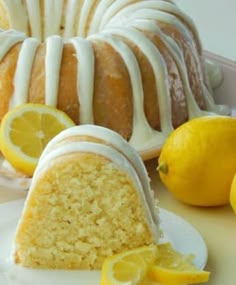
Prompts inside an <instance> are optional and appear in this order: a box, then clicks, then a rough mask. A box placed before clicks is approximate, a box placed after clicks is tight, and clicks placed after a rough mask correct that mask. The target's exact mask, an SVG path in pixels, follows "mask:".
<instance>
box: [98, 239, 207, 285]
mask: <svg viewBox="0 0 236 285" xmlns="http://www.w3.org/2000/svg"><path fill="white" fill-rule="evenodd" d="M193 257H194V256H193V255H183V254H181V253H179V252H177V251H175V250H174V249H173V247H172V246H171V244H170V243H166V244H160V245H150V246H144V247H140V248H136V249H133V250H128V251H124V252H123V253H120V254H116V255H113V256H111V257H108V258H106V259H105V261H104V263H103V267H102V274H101V283H100V284H101V285H127V284H132V285H158V284H159V285H161V284H162V285H186V284H196V283H202V282H207V281H208V279H209V275H210V273H209V272H207V271H203V270H199V269H197V268H196V267H195V266H194V265H193V264H192V260H193Z"/></svg>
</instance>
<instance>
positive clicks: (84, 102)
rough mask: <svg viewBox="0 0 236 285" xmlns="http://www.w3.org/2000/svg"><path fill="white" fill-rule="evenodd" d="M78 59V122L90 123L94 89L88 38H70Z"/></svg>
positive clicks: (92, 59)
mask: <svg viewBox="0 0 236 285" xmlns="http://www.w3.org/2000/svg"><path fill="white" fill-rule="evenodd" d="M70 42H71V43H72V44H73V46H74V48H75V50H76V56H77V61H78V67H77V68H78V71H77V94H78V100H79V102H80V124H92V123H93V122H94V120H93V89H94V54H93V49H92V46H91V44H90V43H89V41H88V40H85V39H82V38H78V37H77V38H72V39H71V40H70Z"/></svg>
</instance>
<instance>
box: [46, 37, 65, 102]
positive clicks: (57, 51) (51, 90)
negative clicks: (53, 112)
mask: <svg viewBox="0 0 236 285" xmlns="http://www.w3.org/2000/svg"><path fill="white" fill-rule="evenodd" d="M62 50H63V40H62V38H61V37H59V36H51V37H49V38H47V40H46V56H45V103H46V104H47V105H51V106H54V107H56V106H57V94H58V87H59V86H58V85H59V79H60V66H61V58H62Z"/></svg>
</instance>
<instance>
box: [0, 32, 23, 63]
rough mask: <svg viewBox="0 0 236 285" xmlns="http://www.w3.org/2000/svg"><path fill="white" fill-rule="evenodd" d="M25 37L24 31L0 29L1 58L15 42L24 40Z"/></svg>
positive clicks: (0, 58)
mask: <svg viewBox="0 0 236 285" xmlns="http://www.w3.org/2000/svg"><path fill="white" fill-rule="evenodd" d="M25 38H26V37H25V35H24V34H23V33H21V32H16V31H14V30H7V31H0V43H1V44H0V60H2V59H3V57H4V56H5V55H6V54H7V53H8V51H9V50H10V49H11V48H12V47H13V46H14V45H15V44H17V43H20V42H22V41H23V40H24V39H25Z"/></svg>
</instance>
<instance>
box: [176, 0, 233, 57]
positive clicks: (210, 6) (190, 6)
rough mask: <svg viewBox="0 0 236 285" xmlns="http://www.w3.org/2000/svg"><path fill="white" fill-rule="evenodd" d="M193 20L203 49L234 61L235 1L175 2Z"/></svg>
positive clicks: (196, 0)
mask: <svg viewBox="0 0 236 285" xmlns="http://www.w3.org/2000/svg"><path fill="white" fill-rule="evenodd" d="M175 2H176V3H177V4H178V5H179V7H181V8H182V10H183V11H185V12H187V14H188V15H189V16H191V18H192V19H193V20H194V22H195V24H196V26H197V28H198V31H199V35H200V38H201V40H202V44H203V48H204V49H206V50H209V51H212V52H214V53H216V54H219V55H221V56H224V57H227V58H229V59H232V60H234V61H236V0H175Z"/></svg>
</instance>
